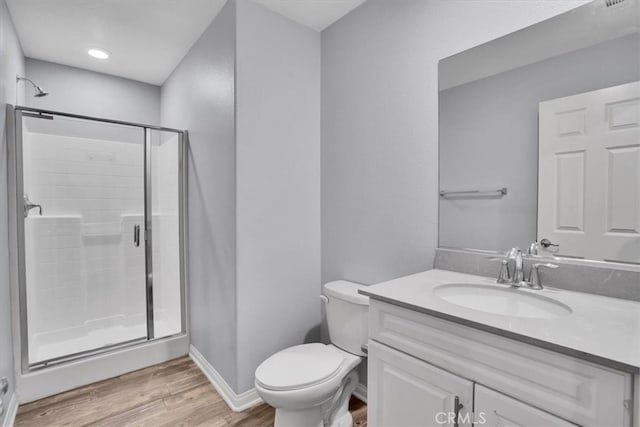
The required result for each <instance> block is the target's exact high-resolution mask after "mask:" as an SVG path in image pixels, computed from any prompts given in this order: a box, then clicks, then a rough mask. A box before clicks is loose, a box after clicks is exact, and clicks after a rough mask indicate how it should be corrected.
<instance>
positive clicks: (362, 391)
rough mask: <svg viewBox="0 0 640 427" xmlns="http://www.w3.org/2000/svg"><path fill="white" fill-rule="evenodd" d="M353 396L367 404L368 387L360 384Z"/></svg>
mask: <svg viewBox="0 0 640 427" xmlns="http://www.w3.org/2000/svg"><path fill="white" fill-rule="evenodd" d="M353 395H354V396H355V397H357V398H358V399H360V400H362V401H363V402H364V403H367V386H366V385H363V384H362V383H360V384H358V387H356V389H355V390H354V391H353Z"/></svg>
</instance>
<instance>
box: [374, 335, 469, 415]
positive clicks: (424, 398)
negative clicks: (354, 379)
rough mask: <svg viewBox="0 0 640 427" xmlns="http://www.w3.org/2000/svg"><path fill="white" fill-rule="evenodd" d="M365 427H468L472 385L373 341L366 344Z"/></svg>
mask: <svg viewBox="0 0 640 427" xmlns="http://www.w3.org/2000/svg"><path fill="white" fill-rule="evenodd" d="M368 363H369V385H370V387H369V390H372V391H373V392H374V393H372V394H371V395H369V413H368V416H369V424H370V425H371V426H373V427H377V426H380V427H383V426H395V427H413V426H453V425H455V414H456V408H455V404H456V402H459V404H461V405H462V407H460V410H459V414H460V418H459V419H458V421H459V424H458V425H459V426H469V425H471V413H470V412H471V409H472V402H473V383H472V382H471V381H467V380H465V379H463V378H460V377H457V376H455V375H453V374H450V373H448V372H446V371H443V370H442V369H439V368H436V367H435V366H432V365H429V364H428V363H425V362H423V361H421V360H418V359H415V358H413V357H410V356H407V355H405V354H404V353H401V352H399V351H396V350H393V349H391V348H390V347H386V346H384V345H382V344H378V343H376V342H374V341H370V343H369V358H368ZM456 398H457V399H456Z"/></svg>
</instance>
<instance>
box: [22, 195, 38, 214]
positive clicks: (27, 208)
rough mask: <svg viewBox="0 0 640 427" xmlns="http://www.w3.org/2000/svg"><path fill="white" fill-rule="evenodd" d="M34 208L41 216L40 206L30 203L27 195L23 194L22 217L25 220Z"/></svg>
mask: <svg viewBox="0 0 640 427" xmlns="http://www.w3.org/2000/svg"><path fill="white" fill-rule="evenodd" d="M34 208H38V213H39V214H40V216H42V206H41V205H37V204H35V203H31V201H30V200H29V195H28V194H25V195H24V217H25V218H26V217H28V216H29V211H30V210H31V209H34Z"/></svg>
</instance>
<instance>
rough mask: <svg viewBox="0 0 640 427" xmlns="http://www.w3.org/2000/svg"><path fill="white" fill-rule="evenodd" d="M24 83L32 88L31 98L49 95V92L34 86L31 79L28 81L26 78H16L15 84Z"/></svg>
mask: <svg viewBox="0 0 640 427" xmlns="http://www.w3.org/2000/svg"><path fill="white" fill-rule="evenodd" d="M21 80H22V81H25V82H29V83H31V86H33V90H34V93H33V96H34V97H36V98H42V97H43V96H47V95H49V92H47V91H45V90H44V89H42V88H41V87H40V86H38V85H37V84H35V83H34V82H33V81H32V80H31V79H28V78H26V77H21V76H16V83H17V82H19V81H21Z"/></svg>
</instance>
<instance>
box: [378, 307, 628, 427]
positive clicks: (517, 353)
mask: <svg viewBox="0 0 640 427" xmlns="http://www.w3.org/2000/svg"><path fill="white" fill-rule="evenodd" d="M369 325H370V331H369V334H370V337H371V339H373V340H375V341H378V342H380V343H383V344H386V345H388V346H390V347H393V348H396V349H398V350H401V351H403V352H405V353H408V354H410V355H412V356H415V357H417V358H419V359H422V360H424V361H427V362H429V363H431V364H433V365H435V366H438V367H440V368H443V369H445V370H448V371H450V372H453V373H454V374H456V375H459V376H462V377H464V378H467V379H469V380H471V381H474V382H476V383H479V384H483V385H486V386H488V387H490V388H492V389H494V390H498V391H500V392H502V393H504V394H506V395H508V396H511V397H513V398H516V399H518V400H521V401H523V402H526V403H528V404H530V405H532V406H535V407H537V408H540V409H543V410H545V411H548V412H550V413H552V414H555V415H557V416H559V417H562V418H564V419H566V420H568V421H571V422H574V423H577V424H580V425H584V426H594V427H605V426H629V425H631V409H630V408H631V403H630V402H631V400H630V399H631V384H632V379H631V375H630V374H627V373H624V372H620V371H616V370H613V369H609V368H606V367H601V366H598V365H595V364H592V363H589V362H586V361H583V360H579V359H575V358H572V357H568V356H565V355H562V354H559V353H554V352H552V351H549V350H545V349H541V348H538V347H535V346H533V345H529V344H525V343H521V342H517V341H513V340H511V339H508V338H504V337H500V336H498V335H495V334H491V333H488V332H484V331H480V330H477V329H473V328H470V327H466V326H462V325H459V324H457V323H453V322H450V321H447V320H442V319H439V318H436V317H433V316H429V315H426V314H422V313H418V312H415V311H412V310H408V309H404V308H401V307H398V306H395V305H392V304H387V303H383V302H380V301H376V300H373V299H372V300H371V305H370V307H369Z"/></svg>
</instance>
